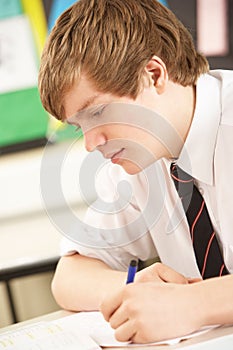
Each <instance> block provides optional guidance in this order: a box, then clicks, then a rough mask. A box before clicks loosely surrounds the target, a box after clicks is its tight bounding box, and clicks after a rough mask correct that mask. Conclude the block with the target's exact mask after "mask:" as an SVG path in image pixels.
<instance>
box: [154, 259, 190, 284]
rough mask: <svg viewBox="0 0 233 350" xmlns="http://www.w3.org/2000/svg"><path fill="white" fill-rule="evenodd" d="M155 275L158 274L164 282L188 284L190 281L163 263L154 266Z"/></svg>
mask: <svg viewBox="0 0 233 350" xmlns="http://www.w3.org/2000/svg"><path fill="white" fill-rule="evenodd" d="M152 268H153V269H154V273H155V274H158V276H159V278H160V279H161V280H162V281H164V282H170V283H178V284H187V283H188V280H187V278H186V277H184V276H183V275H181V274H180V273H178V272H176V271H175V270H173V269H172V268H170V267H169V266H167V265H164V264H161V263H155V264H154V265H152Z"/></svg>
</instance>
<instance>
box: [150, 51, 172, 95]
mask: <svg viewBox="0 0 233 350" xmlns="http://www.w3.org/2000/svg"><path fill="white" fill-rule="evenodd" d="M145 70H146V73H147V75H148V74H149V76H150V80H152V81H153V85H154V87H155V88H156V90H157V93H158V94H162V93H163V92H164V90H165V88H166V85H167V82H168V73H167V67H166V65H165V63H164V62H163V61H162V60H161V58H159V57H158V56H153V57H152V58H151V59H150V61H149V62H148V63H147V65H146V67H145Z"/></svg>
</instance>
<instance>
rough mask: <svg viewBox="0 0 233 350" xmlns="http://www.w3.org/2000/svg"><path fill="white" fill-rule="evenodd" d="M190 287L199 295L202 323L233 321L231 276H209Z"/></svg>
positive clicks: (232, 278) (232, 279)
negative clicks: (209, 277)
mask: <svg viewBox="0 0 233 350" xmlns="http://www.w3.org/2000/svg"><path fill="white" fill-rule="evenodd" d="M192 288H193V293H194V294H196V293H198V295H199V296H200V302H201V303H202V312H203V313H202V317H203V325H211V324H229V323H233V302H232V295H233V276H225V277H219V278H211V279H208V280H205V281H203V282H201V283H196V284H193V285H192Z"/></svg>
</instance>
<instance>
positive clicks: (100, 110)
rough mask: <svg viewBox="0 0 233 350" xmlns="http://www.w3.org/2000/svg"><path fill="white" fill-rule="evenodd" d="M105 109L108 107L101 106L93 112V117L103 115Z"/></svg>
mask: <svg viewBox="0 0 233 350" xmlns="http://www.w3.org/2000/svg"><path fill="white" fill-rule="evenodd" d="M105 107H106V105H103V106H99V107H97V108H95V109H93V110H92V111H91V115H92V117H99V116H100V115H101V114H102V113H103V111H104V108H105Z"/></svg>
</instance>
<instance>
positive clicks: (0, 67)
mask: <svg viewBox="0 0 233 350" xmlns="http://www.w3.org/2000/svg"><path fill="white" fill-rule="evenodd" d="M32 3H34V5H35V4H36V5H37V6H36V7H35V8H34V9H32V7H31V4H32ZM31 10H33V11H34V10H36V12H37V14H36V13H35V11H34V12H33V11H31ZM30 11H31V12H30ZM43 11H44V10H43V4H42V2H40V0H33V1H31V0H22V1H20V0H8V1H0V14H1V16H0V154H4V153H6V152H10V151H17V150H21V149H24V148H27V147H35V146H37V145H42V144H45V143H46V142H47V137H46V135H47V127H48V114H47V113H46V112H45V111H44V109H43V107H42V105H41V102H40V98H39V93H38V88H37V76H38V68H39V54H40V51H41V49H42V42H43V40H44V39H45V35H46V33H47V28H46V20H45V15H44V12H43ZM35 15H37V18H39V20H40V23H39V26H40V29H39V30H38V28H37V31H36V32H37V33H39V36H38V35H37V36H36V35H35V32H34V29H35V28H34V27H33V26H34V24H35ZM43 31H44V32H43ZM42 32H43V33H42ZM42 36H44V37H43V38H42Z"/></svg>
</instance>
